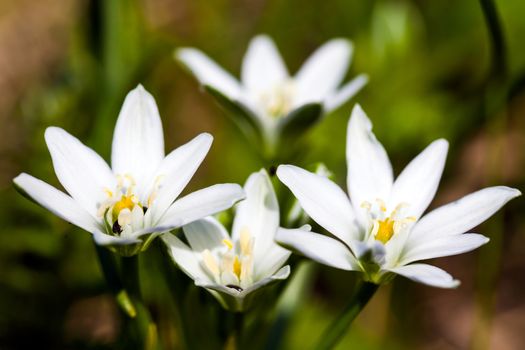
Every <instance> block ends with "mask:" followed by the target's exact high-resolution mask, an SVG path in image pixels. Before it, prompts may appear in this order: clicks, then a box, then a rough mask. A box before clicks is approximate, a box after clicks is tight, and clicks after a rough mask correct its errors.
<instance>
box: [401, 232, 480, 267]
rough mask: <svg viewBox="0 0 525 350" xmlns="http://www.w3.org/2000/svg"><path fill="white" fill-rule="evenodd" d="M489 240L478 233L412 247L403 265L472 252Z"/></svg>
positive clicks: (404, 256) (405, 255)
mask: <svg viewBox="0 0 525 350" xmlns="http://www.w3.org/2000/svg"><path fill="white" fill-rule="evenodd" d="M488 241H489V239H488V238H487V237H485V236H483V235H479V234H476V233H465V234H462V235H454V236H444V237H441V238H436V239H433V240H430V241H427V242H421V243H419V244H417V245H413V246H411V247H410V248H409V249H407V251H406V252H405V253H404V254H403V256H402V258H401V262H400V263H401V264H403V265H405V264H409V263H411V262H413V261H418V260H426V259H433V258H439V257H443V256H450V255H456V254H461V253H466V252H470V251H471V250H474V249H476V248H479V247H480V246H482V245H483V244H485V243H487V242H488Z"/></svg>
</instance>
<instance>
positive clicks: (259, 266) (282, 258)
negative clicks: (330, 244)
mask: <svg viewBox="0 0 525 350" xmlns="http://www.w3.org/2000/svg"><path fill="white" fill-rule="evenodd" d="M244 190H245V192H246V199H245V200H243V201H242V202H240V203H239V204H237V207H236V213H235V218H234V221H233V227H232V234H231V236H230V235H229V234H228V232H227V231H226V229H225V228H224V227H223V226H222V225H221V224H220V223H219V222H218V221H217V220H216V219H215V218H213V217H208V218H205V219H201V220H198V221H195V222H193V223H191V224H189V225H186V226H184V227H183V231H184V236H185V237H186V240H187V241H188V244H189V246H188V245H186V244H185V243H184V242H183V241H181V240H180V239H179V238H177V237H176V236H175V235H172V234H167V235H164V236H163V237H162V239H163V240H164V242H165V243H166V245H167V246H168V250H169V252H170V255H171V257H172V258H173V260H174V261H175V263H176V264H177V265H178V266H179V267H180V268H181V269H182V270H183V271H184V272H185V273H186V274H187V275H188V276H189V277H191V278H192V279H194V280H195V284H196V285H198V286H201V287H204V288H206V289H207V290H209V291H210V292H211V293H212V294H213V295H214V296H215V297H216V298H217V299H218V300H219V301H220V302H221V304H222V305H223V306H224V307H226V308H227V309H230V310H232V311H243V310H245V309H246V308H247V307H249V305H250V304H251V300H252V298H253V296H254V294H255V293H254V292H255V291H257V290H258V289H259V288H261V287H263V286H265V285H268V284H270V283H272V282H275V281H279V280H283V279H286V278H287V277H288V275H289V274H290V267H289V266H288V265H286V266H284V267H283V265H284V263H285V262H286V260H287V259H288V257H289V256H290V252H289V251H287V250H285V249H283V248H282V247H280V246H279V245H277V244H276V243H275V242H274V237H275V234H276V232H277V229H278V228H279V205H278V203H277V198H276V196H275V193H274V190H273V187H272V184H271V182H270V179H269V177H268V174H267V173H266V171H264V170H261V171H259V172H257V173H253V174H252V175H251V176H250V177H249V178H248V180H247V181H246V185H245V186H244Z"/></svg>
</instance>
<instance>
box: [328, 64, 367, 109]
mask: <svg viewBox="0 0 525 350" xmlns="http://www.w3.org/2000/svg"><path fill="white" fill-rule="evenodd" d="M367 83H368V76H367V75H366V74H360V75H358V76H357V77H355V78H354V79H352V80H351V81H349V82H348V83H346V84H345V85H343V87H342V88H340V89H339V90H337V91H336V92H334V93H333V94H331V95H330V96H328V98H327V99H326V100H325V103H324V109H325V111H326V112H327V113H330V112H332V111H333V110H335V109H337V108H339V106H341V105H342V104H343V103H345V102H346V101H348V100H350V99H351V98H352V97H354V96H355V95H356V94H357V93H358V92H359V91H361V89H362V88H363V87H364V86H365V85H366V84H367Z"/></svg>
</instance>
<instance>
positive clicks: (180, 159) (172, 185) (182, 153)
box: [148, 133, 213, 224]
mask: <svg viewBox="0 0 525 350" xmlns="http://www.w3.org/2000/svg"><path fill="white" fill-rule="evenodd" d="M212 141H213V137H212V136H211V135H210V134H208V133H202V134H200V135H198V136H197V137H195V138H194V139H193V140H191V141H190V142H188V143H186V144H184V145H182V146H180V147H178V148H177V149H175V150H173V151H172V152H171V153H170V154H168V156H167V157H166V158H165V159H164V160H163V161H162V164H161V165H160V167H159V169H157V171H156V175H155V178H154V179H152V181H151V184H150V186H149V190H148V193H150V194H152V193H154V192H155V186H157V185H158V184H157V183H156V182H157V181H160V188H159V189H158V190H157V195H156V196H154V197H155V199H154V200H153V202H152V203H151V205H150V207H149V210H148V212H149V215H151V222H152V223H153V224H155V223H156V222H158V220H159V219H160V218H161V217H162V215H164V213H165V212H166V210H167V209H168V208H169V207H170V205H171V204H172V203H173V201H174V200H175V199H176V198H177V197H178V196H179V195H180V193H181V192H182V191H183V190H184V188H185V187H186V185H187V184H188V182H190V180H191V178H192V177H193V175H194V174H195V172H196V171H197V169H198V168H199V166H200V165H201V163H202V161H203V160H204V157H206V154H207V153H208V151H209V150H210V147H211V143H212ZM148 204H149V203H148Z"/></svg>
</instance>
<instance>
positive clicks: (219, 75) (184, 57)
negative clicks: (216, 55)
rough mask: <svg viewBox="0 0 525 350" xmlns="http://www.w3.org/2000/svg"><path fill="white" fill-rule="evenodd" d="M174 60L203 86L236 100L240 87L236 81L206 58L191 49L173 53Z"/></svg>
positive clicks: (199, 52) (182, 49)
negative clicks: (183, 66)
mask: <svg viewBox="0 0 525 350" xmlns="http://www.w3.org/2000/svg"><path fill="white" fill-rule="evenodd" d="M175 56H176V58H177V59H178V60H179V61H180V62H181V63H182V64H184V65H185V66H186V67H187V68H188V69H189V70H190V71H191V72H192V73H193V74H194V75H195V77H196V78H197V80H199V82H200V83H201V84H203V85H209V86H211V87H213V88H215V89H217V90H219V91H220V92H222V93H224V94H225V95H226V96H228V97H230V98H231V99H238V98H239V96H240V95H241V87H240V85H239V82H238V81H237V79H235V78H234V77H233V76H232V75H231V74H230V73H228V72H226V71H225V70H224V69H222V68H221V67H219V65H217V63H215V62H214V61H212V60H211V59H210V58H209V57H208V56H206V55H205V54H204V53H202V52H201V51H199V50H196V49H193V48H181V49H178V50H177V51H175Z"/></svg>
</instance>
